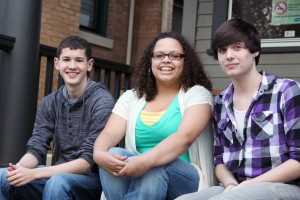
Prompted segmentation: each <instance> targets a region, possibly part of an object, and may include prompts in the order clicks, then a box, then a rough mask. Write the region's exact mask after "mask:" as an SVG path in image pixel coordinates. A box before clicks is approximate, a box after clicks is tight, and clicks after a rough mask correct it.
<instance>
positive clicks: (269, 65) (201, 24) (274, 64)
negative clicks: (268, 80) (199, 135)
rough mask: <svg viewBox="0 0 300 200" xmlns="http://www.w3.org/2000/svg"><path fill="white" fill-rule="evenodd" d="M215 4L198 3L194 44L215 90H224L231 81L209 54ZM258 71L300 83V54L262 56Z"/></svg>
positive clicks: (209, 1) (210, 1) (209, 2)
mask: <svg viewBox="0 0 300 200" xmlns="http://www.w3.org/2000/svg"><path fill="white" fill-rule="evenodd" d="M186 2H188V1H185V3H186ZM213 2H214V1H213V0H198V1H197V14H196V15H195V16H196V18H197V19H196V24H195V34H194V35H195V39H194V42H193V44H194V47H195V49H196V52H197V53H198V54H199V56H200V58H201V59H202V60H203V63H204V67H205V70H206V72H207V74H208V76H209V77H210V79H211V80H212V83H213V87H214V89H222V88H224V87H226V86H227V85H228V84H229V83H230V79H229V78H227V77H226V75H225V74H224V73H223V72H222V70H221V69H220V67H219V65H218V62H217V61H216V60H214V59H213V57H212V56H210V55H208V54H207V50H208V49H210V42H211V30H212V19H213ZM189 16H193V13H189ZM185 20H188V19H183V22H184V21H185ZM190 28H191V27H190ZM185 31H186V33H187V32H193V31H192V30H185ZM183 34H185V32H183ZM258 69H259V70H266V71H267V72H269V73H273V74H275V75H278V76H282V77H287V78H291V79H294V80H296V81H298V82H300V53H276V54H275V53H274V54H262V55H261V57H260V64H259V65H258Z"/></svg>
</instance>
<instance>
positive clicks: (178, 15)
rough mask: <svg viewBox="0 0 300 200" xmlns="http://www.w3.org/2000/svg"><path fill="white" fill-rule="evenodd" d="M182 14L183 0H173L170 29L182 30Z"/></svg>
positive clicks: (178, 31)
mask: <svg viewBox="0 0 300 200" xmlns="http://www.w3.org/2000/svg"><path fill="white" fill-rule="evenodd" d="M182 15H183V0H174V4H173V18H172V31H174V32H177V33H181V30H182Z"/></svg>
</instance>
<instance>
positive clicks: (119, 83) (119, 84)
mask: <svg viewBox="0 0 300 200" xmlns="http://www.w3.org/2000/svg"><path fill="white" fill-rule="evenodd" d="M55 55H56V48H53V47H49V46H45V45H41V46H40V67H41V69H40V72H41V75H40V81H41V80H43V79H44V80H45V82H44V86H43V85H42V84H41V82H40V88H44V92H43V93H44V94H43V95H42V96H46V95H48V94H50V93H51V92H53V91H54V90H57V89H58V88H59V87H60V86H61V85H62V84H63V79H62V78H61V76H60V75H58V73H57V74H55V70H54V57H55ZM94 60H95V62H94V67H93V70H92V71H91V72H90V73H89V74H88V76H89V77H90V78H91V79H92V80H94V81H96V82H99V81H101V82H102V83H104V84H105V85H106V86H107V88H108V89H109V90H110V91H111V93H112V95H113V96H114V98H115V99H118V98H119V96H120V95H121V94H122V93H123V92H124V91H126V90H128V89H130V74H131V66H129V65H126V64H122V63H117V62H112V61H108V60H104V59H101V58H94ZM44 69H45V70H44ZM44 71H45V77H44V78H43V77H41V76H42V73H43V72H44ZM40 96H41V95H40Z"/></svg>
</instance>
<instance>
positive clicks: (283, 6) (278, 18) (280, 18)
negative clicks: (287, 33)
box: [271, 0, 300, 25]
mask: <svg viewBox="0 0 300 200" xmlns="http://www.w3.org/2000/svg"><path fill="white" fill-rule="evenodd" d="M271 24H272V25H283V24H300V1H299V0H273V2H272V20H271Z"/></svg>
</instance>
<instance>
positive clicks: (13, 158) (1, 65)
mask: <svg viewBox="0 0 300 200" xmlns="http://www.w3.org/2000/svg"><path fill="white" fill-rule="evenodd" d="M41 10H42V0H13V1H12V0H0V34H2V35H6V36H9V37H13V38H15V42H14V46H13V48H12V49H9V50H1V49H0V166H1V167H4V166H7V164H8V163H9V162H12V163H16V162H17V161H18V160H19V159H20V158H21V156H22V155H23V154H24V153H25V152H26V143H27V140H28V139H29V137H30V136H31V133H32V129H33V124H34V119H35V113H36V106H37V95H38V83H39V65H38V62H39V40H40V26H41Z"/></svg>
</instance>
